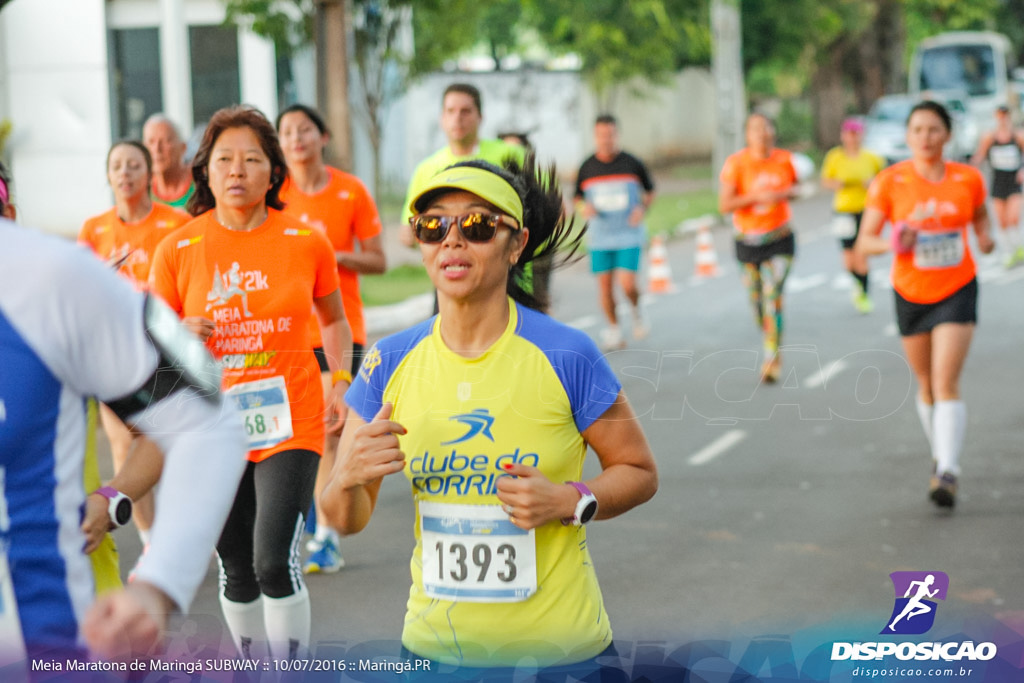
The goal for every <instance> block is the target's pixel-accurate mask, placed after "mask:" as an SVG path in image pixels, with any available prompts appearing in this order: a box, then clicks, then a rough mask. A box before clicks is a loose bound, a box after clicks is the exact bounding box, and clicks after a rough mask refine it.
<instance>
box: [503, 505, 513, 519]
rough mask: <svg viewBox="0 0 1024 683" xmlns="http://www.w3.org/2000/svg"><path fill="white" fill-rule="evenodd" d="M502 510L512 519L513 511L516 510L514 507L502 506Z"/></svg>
mask: <svg viewBox="0 0 1024 683" xmlns="http://www.w3.org/2000/svg"><path fill="white" fill-rule="evenodd" d="M501 509H502V510H503V511H504V512H505V514H506V515H508V516H509V517H511V516H512V511H513V510H514V509H515V508H513V507H512V506H511V505H502V506H501Z"/></svg>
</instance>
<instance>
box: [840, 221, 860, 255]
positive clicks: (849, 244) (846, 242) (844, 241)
mask: <svg viewBox="0 0 1024 683" xmlns="http://www.w3.org/2000/svg"><path fill="white" fill-rule="evenodd" d="M846 215H847V216H853V225H854V228H853V237H841V238H840V239H839V244H841V245H843V249H853V243H854V242H856V241H857V235H859V234H860V219H861V218H863V217H864V214H863V213H848V214H846Z"/></svg>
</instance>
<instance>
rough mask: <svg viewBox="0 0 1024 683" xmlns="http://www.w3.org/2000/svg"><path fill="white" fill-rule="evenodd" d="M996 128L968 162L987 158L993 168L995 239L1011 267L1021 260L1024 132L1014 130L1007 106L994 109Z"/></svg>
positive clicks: (1023, 252) (1023, 246)
mask: <svg viewBox="0 0 1024 683" xmlns="http://www.w3.org/2000/svg"><path fill="white" fill-rule="evenodd" d="M995 116H996V129H995V130H994V131H991V132H989V133H986V134H985V135H984V136H983V137H982V139H981V143H980V144H979V145H978V150H977V152H975V154H974V157H973V158H972V159H971V163H973V164H974V165H975V166H979V165H980V164H981V162H982V161H983V160H988V164H989V166H990V167H991V169H992V180H991V187H990V188H989V190H990V193H991V197H992V208H993V210H994V213H995V215H996V220H997V222H998V223H999V228H1000V229H999V231H998V232H997V233H996V235H997V241H998V242H999V244H1000V249H1001V251H1002V252H1003V254H1004V256H1003V263H1004V264H1005V265H1006V267H1007V268H1012V267H1014V266H1016V265H1018V264H1021V263H1024V244H1022V243H1021V239H1020V231H1019V229H1018V227H1017V224H1018V223H1019V222H1020V206H1021V161H1022V158H1024V135H1022V134H1021V133H1020V132H1018V131H1016V130H1015V129H1014V127H1013V121H1012V120H1011V118H1010V110H1009V108H1008V107H1006V106H1000V107H999V108H998V109H996V113H995Z"/></svg>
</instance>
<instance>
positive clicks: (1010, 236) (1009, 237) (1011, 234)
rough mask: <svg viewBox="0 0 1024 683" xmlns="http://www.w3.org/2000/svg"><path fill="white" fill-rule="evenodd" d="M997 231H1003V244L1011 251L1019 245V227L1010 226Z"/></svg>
mask: <svg viewBox="0 0 1024 683" xmlns="http://www.w3.org/2000/svg"><path fill="white" fill-rule="evenodd" d="M999 232H1001V233H1003V240H1004V245H1005V246H1006V247H1007V250H1008V251H1010V252H1012V251H1013V250H1014V249H1016V248H1017V247H1019V246H1020V245H1021V244H1020V228H1018V227H1016V226H1014V227H1012V228H1007V229H1006V230H1000V231H999Z"/></svg>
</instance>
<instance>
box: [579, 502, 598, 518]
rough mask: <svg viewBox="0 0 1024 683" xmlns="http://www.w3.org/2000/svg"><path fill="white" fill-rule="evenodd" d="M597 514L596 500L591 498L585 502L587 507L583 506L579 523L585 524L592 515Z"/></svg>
mask: <svg viewBox="0 0 1024 683" xmlns="http://www.w3.org/2000/svg"><path fill="white" fill-rule="evenodd" d="M595 514H597V501H596V500H591V501H590V502H589V503H587V507H585V508H583V512H581V513H580V524H586V523H587V522H589V521H590V520H591V519H593V517H594V515H595Z"/></svg>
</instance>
